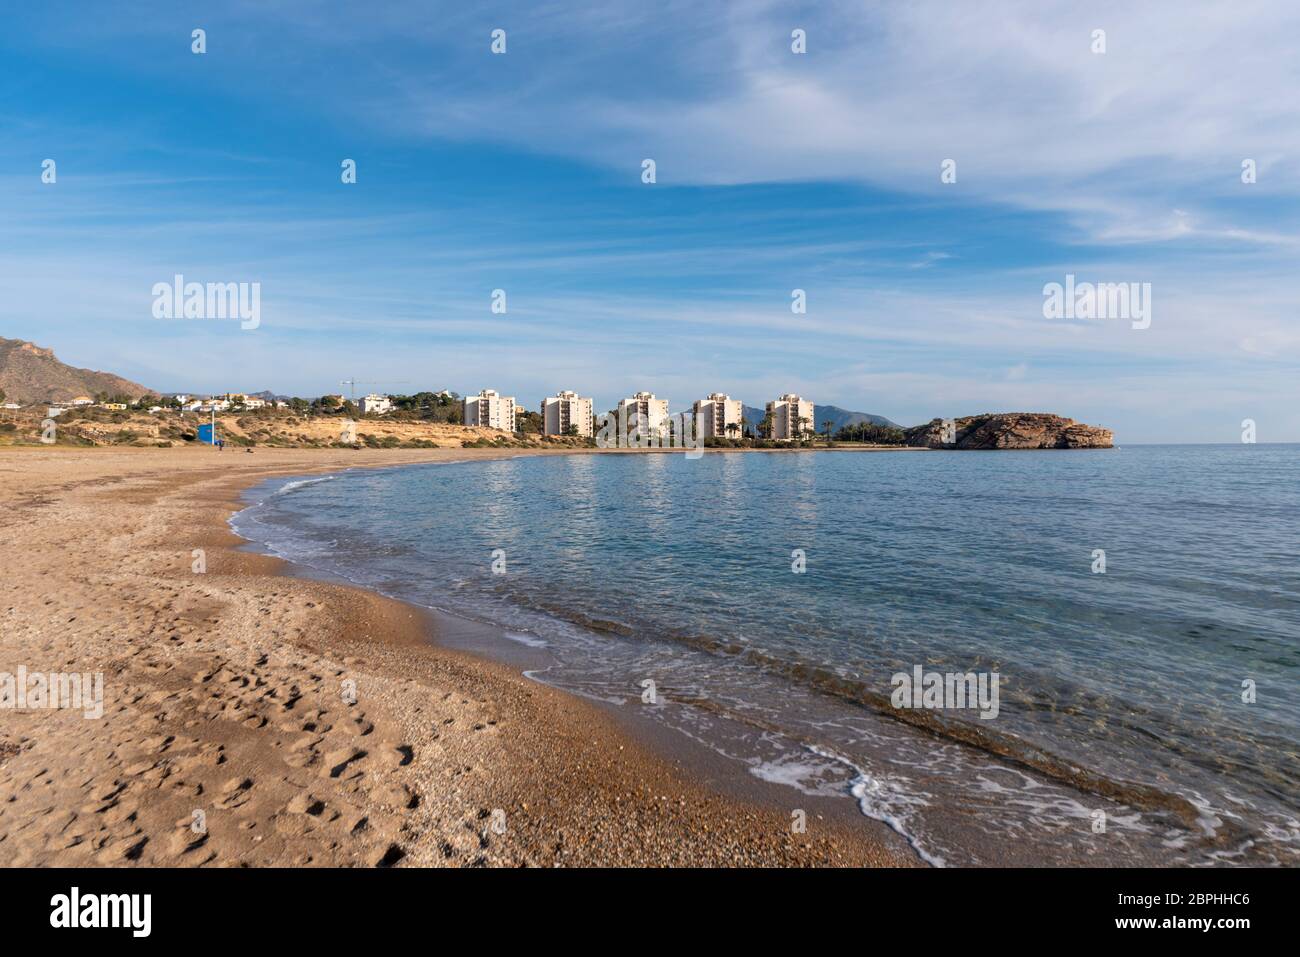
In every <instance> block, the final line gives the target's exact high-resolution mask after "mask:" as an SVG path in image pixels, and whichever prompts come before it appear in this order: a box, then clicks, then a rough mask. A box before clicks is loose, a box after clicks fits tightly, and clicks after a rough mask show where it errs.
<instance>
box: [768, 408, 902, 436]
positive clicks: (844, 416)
mask: <svg viewBox="0 0 1300 957" xmlns="http://www.w3.org/2000/svg"><path fill="white" fill-rule="evenodd" d="M813 412H814V413H815V414H816V419H817V421H816V423H815V424H814V426H813V427H814V428H815V429H816V430H817V431H818V432H825V431H826V428H825V426H823V425H822V423H823V422H825V421H826V420H827V419H830V420H831V432H832V433H835V432H838V431H839V430H840V429H842V428H844V426H846V425H857V424H858V423H859V422H870V423H871V424H872V425H886V426H890V427H892V428H896V429H899V428H902V426H900V425H899V424H898V423H896V422H891V421H890V420H889V419H887V418H885V417H884V416H883V415H872V414H871V413H869V412H850V411H849V410H848V409H841V408H840V407H839V406H837V405H816V404H814V406H813ZM766 414H767V412H766V410H764V409H756V408H754V407H753V406H752V405H747V406H745V418H746V419H747V420H748V422H749V424H750V426H751V427H752V426H756V425H758V423H760V422H762V421H763V416H764V415H766Z"/></svg>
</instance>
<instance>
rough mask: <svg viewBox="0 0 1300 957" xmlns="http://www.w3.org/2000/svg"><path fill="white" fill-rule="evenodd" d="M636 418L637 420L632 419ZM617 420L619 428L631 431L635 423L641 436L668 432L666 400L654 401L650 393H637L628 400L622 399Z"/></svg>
mask: <svg viewBox="0 0 1300 957" xmlns="http://www.w3.org/2000/svg"><path fill="white" fill-rule="evenodd" d="M634 416H637V417H638V418H633V417H634ZM618 419H619V422H620V423H622V425H621V428H626V429H628V430H629V431H631V428H632V425H633V423H635V424H636V425H637V426H638V427H639V428H640V430H641V432H642V433H643V434H653V433H655V432H662V433H663V434H665V435H666V434H667V432H668V400H667V399H656V398H655V397H654V393H652V392H638V393H637V394H636V395H634V396H632V398H630V399H623V400H622V401H621V402H619V404H618Z"/></svg>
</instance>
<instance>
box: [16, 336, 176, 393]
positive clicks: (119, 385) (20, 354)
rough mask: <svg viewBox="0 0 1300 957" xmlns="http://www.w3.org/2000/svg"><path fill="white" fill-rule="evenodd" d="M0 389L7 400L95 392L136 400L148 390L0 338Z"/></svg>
mask: <svg viewBox="0 0 1300 957" xmlns="http://www.w3.org/2000/svg"><path fill="white" fill-rule="evenodd" d="M0 389H3V390H4V393H5V401H7V402H22V403H29V402H66V401H67V400H69V399H72V398H74V397H76V396H79V395H88V396H91V397H92V398H93V397H94V396H95V394H96V393H98V392H105V393H107V394H108V395H128V396H130V397H131V398H133V399H137V398H139V397H140V396H142V395H147V394H148V393H149V392H150V391H151V390H150V389H147V388H145V387H144V386H142V385H140V383H138V382H132V381H130V380H129V379H123V378H122V377H121V376H117V375H113V374H112V373H110V372H95V371H93V370H91V369H77V368H75V367H73V366H70V365H64V364H63V363H62V362H60V361H59V360H58V359H56V358H55V357H54V350H52V349H42V348H41V347H40V346H38V345H35V344H34V343H31V342H24V341H23V340H22V339H5V338H3V337H0Z"/></svg>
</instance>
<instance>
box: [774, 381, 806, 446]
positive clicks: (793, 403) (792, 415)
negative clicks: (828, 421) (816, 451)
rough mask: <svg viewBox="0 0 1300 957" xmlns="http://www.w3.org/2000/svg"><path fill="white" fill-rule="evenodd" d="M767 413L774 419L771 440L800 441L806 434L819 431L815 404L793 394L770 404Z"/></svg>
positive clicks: (788, 394)
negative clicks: (814, 410) (815, 415)
mask: <svg viewBox="0 0 1300 957" xmlns="http://www.w3.org/2000/svg"><path fill="white" fill-rule="evenodd" d="M767 413H768V415H770V416H771V417H772V434H771V438H774V439H778V440H782V441H788V440H790V439H800V438H803V436H804V435H805V434H806V433H808V432H815V431H816V430H817V424H816V420H815V418H814V415H813V404H812V403H811V402H809V401H808V400H807V399H802V398H800V397H799V396H797V395H795V394H794V393H793V392H790V393H787V394H785V395H783V396H781V398H779V399H777V400H776V401H775V402H769V403H768V404H767Z"/></svg>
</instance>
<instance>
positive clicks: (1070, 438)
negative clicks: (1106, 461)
mask: <svg viewBox="0 0 1300 957" xmlns="http://www.w3.org/2000/svg"><path fill="white" fill-rule="evenodd" d="M952 421H953V425H954V426H955V428H954V430H953V434H952V435H951V436H945V435H944V420H943V419H932V420H931V421H929V422H927V423H926V424H925V425H916V426H913V427H912V428H910V429H907V430H905V432H904V434H905V435H906V436H907V444H908V445H913V446H920V447H923V448H930V449H1108V448H1110V447H1111V445H1112V444H1113V439H1114V435H1113V433H1112V432H1111V430H1110V429H1103V428H1101V427H1099V426H1095V425H1084V424H1083V423H1082V422H1075V421H1074V419H1067V418H1063V417H1062V416H1059V415H1051V414H1049V413H1046V412H985V413H983V414H981V415H967V416H963V417H962V418H960V419H954V420H952ZM945 438H951V439H953V441H951V442H945V441H944V440H945Z"/></svg>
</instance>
